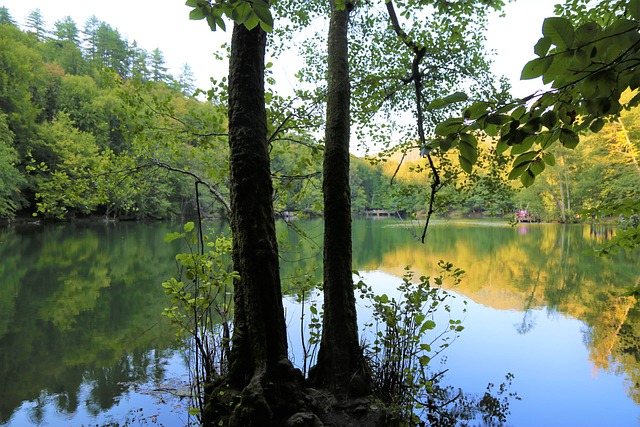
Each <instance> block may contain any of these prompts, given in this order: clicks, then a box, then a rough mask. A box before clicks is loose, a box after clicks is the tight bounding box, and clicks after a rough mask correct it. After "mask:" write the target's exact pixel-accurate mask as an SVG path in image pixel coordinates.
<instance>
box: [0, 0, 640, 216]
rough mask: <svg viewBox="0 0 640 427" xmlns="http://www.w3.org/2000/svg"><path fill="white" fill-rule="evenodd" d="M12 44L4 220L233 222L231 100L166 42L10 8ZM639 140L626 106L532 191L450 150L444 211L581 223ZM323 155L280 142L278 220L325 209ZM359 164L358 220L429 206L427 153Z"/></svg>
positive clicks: (1, 144)
mask: <svg viewBox="0 0 640 427" xmlns="http://www.w3.org/2000/svg"><path fill="white" fill-rule="evenodd" d="M0 47H1V48H0V82H1V84H0V176H1V179H2V182H3V186H2V188H0V218H3V219H5V220H7V219H8V220H11V219H13V218H15V217H16V216H20V217H31V216H36V217H38V218H55V219H72V218H79V217H85V216H89V215H99V216H103V217H105V218H110V219H145V218H175V217H181V216H190V215H193V214H194V213H195V211H196V205H197V203H198V202H199V203H200V207H201V209H202V211H203V212H205V213H206V214H207V215H212V216H224V215H225V214H226V210H227V206H228V202H227V200H228V197H229V189H228V187H229V185H228V181H229V177H228V176H229V170H228V161H227V157H228V146H227V136H226V133H227V118H226V99H224V96H220V95H219V91H215V90H211V91H210V92H209V93H208V94H207V93H206V92H203V91H197V90H196V88H195V87H194V84H193V75H192V73H191V70H190V68H189V65H188V64H185V65H184V66H183V69H182V72H181V73H180V75H179V76H172V75H170V74H169V73H168V72H167V68H166V66H165V63H164V58H163V53H162V51H161V50H160V49H159V48H157V49H154V50H153V51H152V52H148V51H145V50H144V49H141V48H139V47H138V46H137V43H136V42H135V40H134V41H129V40H126V39H123V37H122V36H121V35H120V33H119V31H118V30H117V29H114V28H112V27H111V26H110V25H109V24H108V23H106V22H102V21H100V20H99V19H98V18H97V17H95V16H93V17H91V18H90V19H88V20H87V22H86V23H84V26H83V27H82V28H80V27H79V25H78V24H77V23H76V22H74V20H73V19H72V18H71V17H66V18H64V19H62V20H59V21H56V22H55V23H54V24H53V26H47V25H46V23H45V17H43V16H42V15H41V13H40V12H39V11H38V10H34V11H33V12H32V13H30V14H29V16H28V17H27V19H26V21H25V22H24V23H17V22H16V21H15V20H14V19H13V17H12V16H11V14H10V11H9V10H8V9H7V8H4V7H3V8H1V9H0ZM207 95H208V96H207ZM275 114H276V113H275V112H272V113H271V118H273V116H274V115H275ZM271 123H272V124H271V125H270V126H271V127H273V126H275V125H274V124H273V123H275V120H271ZM272 130H273V129H272ZM639 132H640V112H639V111H637V110H635V109H633V110H630V111H625V112H623V114H622V116H621V118H620V119H618V120H616V121H612V122H610V123H607V124H606V126H605V128H604V129H603V130H602V131H601V132H599V133H598V134H593V135H587V136H585V138H586V139H585V141H588V143H585V144H580V145H579V146H578V147H577V148H576V149H575V150H572V152H571V155H568V150H567V149H566V148H563V147H560V146H559V147H556V148H554V154H555V157H556V159H557V164H556V166H555V167H554V168H550V169H549V170H548V171H547V173H545V174H544V175H542V176H540V177H539V179H538V180H537V181H536V182H535V184H534V185H533V186H532V187H530V188H527V189H522V188H521V186H520V183H519V182H515V181H509V180H508V179H507V173H506V171H505V170H506V168H505V167H504V165H505V164H506V163H507V160H506V158H501V157H499V156H496V155H495V153H494V152H493V148H492V141H490V140H487V141H485V142H484V143H481V144H480V145H481V149H480V150H479V151H480V157H479V160H478V164H477V166H476V171H475V173H474V174H471V175H469V174H466V173H464V172H463V171H462V169H461V168H460V166H459V163H458V158H457V157H455V156H452V155H448V154H441V155H438V156H437V158H436V160H437V161H438V162H439V165H438V166H439V167H440V168H441V169H442V170H443V171H444V173H443V179H444V181H445V182H446V185H445V186H444V187H443V188H442V189H441V190H440V191H439V193H438V195H437V198H436V213H437V214H440V215H460V214H462V215H468V214H478V215H511V213H512V212H513V211H515V210H516V209H528V210H529V211H531V212H532V213H533V214H535V215H536V216H537V217H538V218H541V219H543V220H559V221H571V220H573V219H574V218H575V214H576V213H577V212H579V211H580V210H581V209H585V208H592V207H595V206H596V205H598V204H599V203H602V202H621V201H623V200H625V199H626V198H628V197H629V196H631V195H632V194H635V192H636V191H637V188H638V187H639V186H640V167H639V166H638V157H639V156H640V144H639V143H638V138H637V137H638V133H639ZM322 152H323V144H322V141H321V140H319V139H318V138H317V137H315V136H313V135H312V134H311V133H305V132H298V133H289V134H287V135H285V137H281V138H278V140H277V141H273V142H272V143H271V145H270V156H271V161H272V163H271V169H272V178H273V180H274V208H275V210H276V212H277V213H279V214H281V215H285V214H290V213H297V214H298V215H300V214H305V215H318V214H320V213H321V212H322V204H323V200H322V170H321V158H322ZM351 163H352V166H351V171H350V185H351V193H352V195H351V199H352V201H351V206H352V210H353V211H354V213H364V212H365V211H366V210H369V209H386V210H389V211H391V212H400V213H405V214H408V215H414V214H417V215H420V214H422V213H424V212H425V211H426V209H427V206H428V202H429V193H430V179H431V176H430V175H431V173H430V170H429V168H428V165H427V161H426V159H422V158H421V156H420V155H419V150H418V149H413V150H411V149H409V150H406V151H404V152H400V151H398V152H396V153H394V154H392V155H382V154H381V155H373V156H371V157H365V158H358V157H355V156H352V159H351ZM194 183H198V184H196V185H198V186H199V187H200V190H201V191H200V192H199V194H200V199H199V200H196V194H197V193H196V190H195V187H194Z"/></svg>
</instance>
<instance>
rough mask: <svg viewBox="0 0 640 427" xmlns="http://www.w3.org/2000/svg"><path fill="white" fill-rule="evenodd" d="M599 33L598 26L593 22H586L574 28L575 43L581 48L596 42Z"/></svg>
mask: <svg viewBox="0 0 640 427" xmlns="http://www.w3.org/2000/svg"><path fill="white" fill-rule="evenodd" d="M599 33H600V25H598V24H597V23H595V22H587V23H585V24H582V25H580V26H579V27H578V28H576V36H575V43H576V45H578V46H583V45H585V44H587V43H591V42H592V41H594V40H596V38H597V37H598V34H599Z"/></svg>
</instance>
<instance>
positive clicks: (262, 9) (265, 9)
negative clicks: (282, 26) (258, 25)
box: [252, 0, 273, 32]
mask: <svg viewBox="0 0 640 427" xmlns="http://www.w3.org/2000/svg"><path fill="white" fill-rule="evenodd" d="M252 4H253V11H254V12H255V14H256V16H257V17H258V19H260V22H262V23H263V24H264V25H266V26H267V27H268V28H269V29H270V30H269V32H270V31H271V29H273V16H272V15H271V10H270V9H269V6H268V5H267V3H264V2H262V1H261V0H258V1H254V2H253V3H252ZM263 29H264V30H265V31H267V30H266V29H265V28H264V27H263Z"/></svg>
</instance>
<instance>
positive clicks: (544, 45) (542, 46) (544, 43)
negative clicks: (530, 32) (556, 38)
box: [533, 37, 551, 57]
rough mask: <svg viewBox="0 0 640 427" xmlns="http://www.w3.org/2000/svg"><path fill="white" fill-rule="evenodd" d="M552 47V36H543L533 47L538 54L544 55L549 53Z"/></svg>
mask: <svg viewBox="0 0 640 427" xmlns="http://www.w3.org/2000/svg"><path fill="white" fill-rule="evenodd" d="M550 47H551V37H542V38H541V39H540V40H538V43H536V45H535V46H534V48H533V51H534V52H535V54H536V55H538V56H540V57H542V56H545V55H546V54H547V53H549V48H550Z"/></svg>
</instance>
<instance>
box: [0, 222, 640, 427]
mask: <svg viewBox="0 0 640 427" xmlns="http://www.w3.org/2000/svg"><path fill="white" fill-rule="evenodd" d="M296 224H297V226H298V227H299V228H300V229H301V230H302V231H303V232H304V233H305V235H304V236H303V237H301V235H300V234H298V233H296V232H294V231H293V230H291V229H288V228H287V227H286V226H285V225H284V224H283V223H280V224H279V227H278V232H279V235H280V238H281V240H282V241H283V242H284V245H283V249H282V250H281V258H282V277H283V278H284V279H285V282H286V279H288V278H290V277H293V276H295V275H296V274H298V271H297V269H302V270H303V271H311V270H312V269H313V268H315V267H318V266H319V263H320V261H321V258H322V257H321V254H320V251H321V244H318V243H314V242H318V241H319V238H320V237H321V236H322V223H321V222H320V221H301V222H297V223H296ZM211 227H212V228H214V229H216V230H219V229H220V227H221V226H220V225H218V224H213V225H211ZM179 229H180V225H179V224H169V223H152V224H133V223H116V224H108V225H104V224H63V225H21V226H13V227H9V228H4V229H0V257H1V258H0V259H1V260H2V261H0V277H2V278H3V279H2V282H0V283H1V284H0V290H1V292H0V313H2V314H1V315H0V360H1V363H0V425H2V426H12V427H14V426H29V425H42V426H58V425H60V426H83V425H96V424H99V425H104V424H109V423H115V422H119V423H120V424H121V425H122V424H123V422H126V423H127V425H165V426H179V425H186V424H187V422H188V416H187V410H188V401H187V400H186V399H182V400H181V399H180V398H179V397H175V393H173V390H176V389H178V390H183V389H184V388H185V386H186V384H187V375H186V369H185V367H184V366H185V364H184V356H183V355H182V353H181V351H180V347H179V345H178V344H177V343H176V341H175V338H174V332H173V330H172V329H171V328H170V327H169V325H168V324H167V322H166V321H165V319H164V318H163V317H162V316H161V315H160V313H161V312H162V309H163V308H164V307H166V306H168V302H167V300H166V297H165V295H164V293H163V290H162V288H161V286H160V283H161V282H162V281H163V280H166V279H167V278H169V277H171V276H172V275H173V274H175V272H176V266H175V261H174V256H175V254H176V253H177V252H178V251H179V250H180V243H179V242H172V243H171V244H167V243H165V242H164V241H163V237H164V235H165V234H166V233H168V232H171V231H176V230H179ZM420 232H421V230H420V229H419V228H417V227H413V226H412V224H408V223H401V222H399V221H394V220H374V221H366V220H356V221H354V236H353V239H354V268H356V269H358V270H359V271H360V274H361V275H362V277H363V280H364V281H365V282H366V283H367V284H369V285H371V286H372V287H373V288H374V289H375V290H376V291H377V292H381V293H382V292H384V293H389V294H390V295H392V294H394V288H395V286H397V285H398V284H399V283H400V282H401V277H402V275H403V273H404V268H405V267H406V266H408V265H410V266H411V268H412V270H413V271H414V272H415V275H416V277H419V276H421V275H426V276H434V275H437V273H438V268H437V263H438V261H439V260H441V259H442V260H447V261H450V262H452V263H453V264H454V265H455V266H456V267H459V268H462V269H463V270H465V271H466V274H465V276H464V278H463V281H462V282H461V283H460V284H459V285H457V286H456V287H454V288H453V289H452V291H453V293H454V294H455V295H456V298H455V300H454V302H453V304H452V310H453V311H454V315H455V313H456V312H458V313H460V316H459V317H463V318H464V320H463V324H464V326H465V329H464V331H462V332H461V334H460V336H459V337H458V338H457V339H456V340H455V342H454V343H453V344H452V345H451V347H450V348H448V349H447V350H446V351H445V352H443V353H442V356H444V358H445V359H446V364H445V365H443V366H444V368H446V369H448V370H449V371H448V373H447V375H446V380H445V381H446V383H447V384H452V385H454V386H456V387H461V388H462V389H464V390H465V391H466V392H471V393H479V394H481V393H483V392H484V390H485V387H486V386H487V383H494V384H500V383H501V382H502V381H503V380H504V377H505V375H506V374H507V373H512V374H513V375H514V376H515V378H514V380H513V384H512V387H511V391H515V392H517V393H518V395H519V396H520V397H521V398H522V400H520V401H513V402H512V404H511V408H510V409H511V416H510V417H509V422H508V425H513V426H516V427H519V426H540V425H546V426H603V425H607V426H630V425H637V424H638V419H639V418H640V406H639V404H640V394H639V390H640V385H639V384H640V339H639V338H640V306H638V304H636V301H635V300H634V299H633V298H626V297H621V296H620V293H621V292H622V291H623V290H624V289H625V288H626V287H627V286H631V285H634V284H638V283H639V281H640V264H639V262H638V254H637V252H636V253H631V254H627V253H620V254H618V255H617V256H614V257H607V258H597V257H594V256H593V255H590V254H589V253H588V251H589V249H591V248H593V247H594V245H595V244H597V243H598V242H602V241H603V240H604V239H606V238H607V237H609V236H610V235H611V230H609V229H607V228H606V227H603V226H591V225H557V224H526V225H524V224H520V225H518V226H517V227H515V228H514V227H510V226H509V225H508V224H506V223H505V222H500V221H436V222H435V223H434V224H433V225H432V226H430V230H429V234H428V236H427V241H426V244H425V245H422V244H420V243H419V242H417V241H416V238H415V235H416V234H420ZM314 274H315V275H316V278H317V279H319V278H320V276H321V273H320V272H319V271H316V273H314ZM285 289H287V285H286V283H285ZM463 301H466V302H467V303H466V305H465V307H466V314H462V307H463ZM285 303H286V308H287V322H288V324H289V325H290V326H291V329H298V327H297V324H299V320H298V319H297V318H298V317H299V307H298V305H297V304H295V303H294V302H293V298H292V297H288V298H287V299H286V302H285ZM360 313H361V314H360V320H361V321H362V320H363V318H364V317H366V313H367V308H366V307H364V306H363V307H361V312H360ZM290 342H291V352H292V358H294V359H296V362H298V363H300V359H301V357H300V351H299V338H297V337H295V336H293V337H292V338H291V339H290ZM441 362H442V360H441V359H436V360H434V361H432V364H439V363H441ZM436 366H437V365H436Z"/></svg>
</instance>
